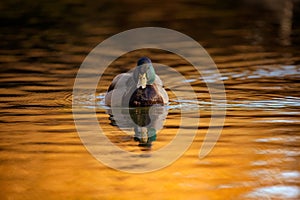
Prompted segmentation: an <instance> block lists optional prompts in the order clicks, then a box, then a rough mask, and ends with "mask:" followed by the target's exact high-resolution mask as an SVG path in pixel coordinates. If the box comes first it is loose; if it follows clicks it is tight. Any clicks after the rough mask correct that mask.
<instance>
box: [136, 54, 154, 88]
mask: <svg viewBox="0 0 300 200" xmlns="http://www.w3.org/2000/svg"><path fill="white" fill-rule="evenodd" d="M133 77H134V80H135V82H136V84H137V85H136V87H137V88H140V87H141V88H142V89H145V88H146V85H152V84H153V83H154V81H155V71H154V68H153V65H152V62H151V60H150V59H149V58H147V57H142V58H140V59H139V60H138V62H137V67H136V68H135V70H134V72H133Z"/></svg>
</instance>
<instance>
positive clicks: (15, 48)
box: [0, 0, 300, 199]
mask: <svg viewBox="0 0 300 200" xmlns="http://www.w3.org/2000/svg"><path fill="white" fill-rule="evenodd" d="M285 2H290V4H289V3H287V4H286V3H285ZM293 2H294V3H293ZM277 5H278V6H277ZM291 6H292V7H291ZM291 9H292V15H291V14H290V12H288V11H289V10H291ZM0 10H1V12H0V13H1V14H0V19H1V27H0V30H1V31H0V37H1V40H0V46H1V49H0V62H1V68H0V71H1V73H0V77H1V79H0V86H1V87H0V102H1V104H0V106H1V111H0V127H1V128H0V134H1V135H0V159H1V160H0V188H1V199H41V198H46V199H137V198H143V199H175V198H176V199H299V197H300V170H299V160H300V145H299V144H300V134H299V133H300V117H299V116H300V113H299V108H300V95H299V87H300V85H299V78H300V65H299V64H300V53H299V52H300V48H299V46H300V45H299V44H300V40H299V38H300V37H299V33H300V29H299V27H300V26H299V17H300V15H299V10H300V9H299V3H298V1H279V0H278V1H276V4H272V3H270V2H269V1H262V2H261V1H246V0H244V1H239V2H237V1H201V3H198V1H172V2H168V1H167V2H166V3H161V4H159V5H157V4H156V3H153V2H152V1H141V2H140V3H136V2H135V1H128V2H119V3H113V2H111V1H107V2H106V1H103V2H101V3H95V2H94V3H85V2H83V1H76V2H71V1H60V2H58V3H53V2H52V1H51V2H50V1H49V2H48V1H46V2H44V3H39V2H33V1H32V2H31V1H26V2H17V1H3V2H2V3H1V5H0ZM289 24H290V25H289ZM142 26H161V27H166V28H171V29H175V30H178V31H181V32H183V33H185V34H188V35H190V36H191V37H193V38H194V39H195V40H197V41H198V42H199V43H200V44H201V45H203V46H204V47H205V49H206V50H207V51H208V52H209V53H210V55H211V56H212V58H213V59H214V61H215V62H216V64H217V66H218V68H219V70H220V73H221V75H222V77H221V79H222V80H223V81H224V84H225V88H226V95H227V103H226V104H222V103H220V104H218V105H215V104H213V103H211V101H210V96H209V94H208V90H207V86H206V84H205V82H204V80H203V78H202V77H201V76H200V75H199V74H198V73H197V72H196V71H195V69H194V68H193V67H192V66H191V65H190V63H189V62H187V61H186V60H184V59H182V58H180V57H179V56H177V55H173V54H171V53H169V52H165V51H157V50H153V49H152V50H151V49H147V50H140V51H134V52H131V53H129V54H126V55H122V56H121V57H120V58H119V59H117V60H116V61H115V62H114V63H113V64H112V65H111V66H110V67H109V68H108V69H107V72H106V73H105V76H103V77H102V79H101V81H100V82H99V87H98V89H97V94H96V96H94V97H84V98H83V99H84V100H85V101H83V104H82V108H83V109H86V110H89V109H90V108H91V107H93V108H96V110H97V117H98V120H99V123H100V124H101V126H102V127H103V129H104V130H105V133H106V134H107V136H108V138H110V139H111V141H113V142H114V143H115V144H116V145H118V146H119V147H120V148H123V149H126V150H128V151H131V152H135V153H138V154H149V152H151V151H156V150H159V149H160V148H163V147H164V146H165V145H166V144H168V143H169V142H170V141H171V140H172V139H173V138H174V136H175V135H176V133H177V130H178V124H179V123H180V116H181V114H180V111H181V109H188V110H190V111H194V110H197V112H195V113H193V112H191V113H192V114H191V117H193V116H195V117H197V116H198V110H199V112H200V125H199V127H198V131H197V135H196V137H195V139H194V142H193V143H192V145H191V146H190V148H189V149H188V150H187V151H186V152H185V154H184V155H183V156H182V157H181V158H179V159H178V160H177V161H176V162H174V163H173V164H172V165H170V166H168V167H166V168H164V169H161V170H159V171H156V172H151V173H145V174H129V173H124V172H120V171H117V170H114V169H110V168H108V167H107V166H105V165H103V164H101V163H100V162H98V161H97V160H96V159H95V158H94V157H93V156H92V155H91V154H90V153H89V152H88V151H87V150H86V149H85V147H84V146H83V145H82V142H81V140H80V138H79V136H78V134H77V132H76V129H75V125H74V121H73V115H72V90H73V84H74V80H75V76H76V73H77V71H78V69H79V66H80V64H81V63H82V61H83V60H84V58H85V57H86V56H87V54H88V53H89V52H90V51H91V50H92V49H93V48H94V47H95V46H96V45H97V44H98V43H100V42H101V41H103V40H104V39H105V38H107V37H109V36H112V35H113V34H116V33H119V32H121V31H124V30H127V29H130V28H136V27H142ZM177 45H178V46H179V47H181V46H180V45H183V46H182V48H187V47H186V46H184V44H177ZM191 51H192V50H191ZM116 53H117V52H107V54H108V55H112V54H116ZM144 55H146V56H149V57H150V58H151V59H152V60H153V61H154V62H156V63H163V64H164V65H167V66H170V67H172V68H174V69H175V70H177V71H179V72H181V73H182V74H183V75H184V76H185V77H186V82H187V83H189V84H190V85H191V86H192V87H193V89H194V90H195V91H196V93H197V100H198V101H191V100H190V99H189V98H185V99H183V98H181V99H177V98H176V97H175V96H174V94H172V93H171V92H170V91H169V94H170V98H171V103H170V105H169V106H168V107H167V110H168V111H167V115H166V117H165V120H164V121H163V127H162V128H161V129H160V130H159V131H158V133H157V136H156V139H155V140H154V141H152V143H151V148H149V147H147V146H143V145H139V142H138V141H135V140H134V135H133V132H132V131H131V133H132V134H126V133H124V132H122V131H121V130H120V129H119V128H118V127H117V126H113V125H112V121H111V120H110V118H109V115H108V110H107V107H105V106H104V105H103V103H101V100H102V99H103V94H104V92H105V90H106V88H107V87H108V85H109V83H110V81H111V80H112V79H113V77H114V76H115V75H116V74H118V73H121V72H125V71H128V70H129V69H131V68H132V67H134V65H135V62H136V60H137V59H138V58H139V57H140V56H144ZM161 78H162V80H168V78H169V77H168V75H167V74H165V75H162V77H161ZM215 79H216V77H214V76H212V77H209V80H211V81H214V80H215ZM178 85H179V86H180V83H178ZM87 99H88V100H89V101H86V100H87ZM94 100H96V103H95V102H94ZM212 106H220V107H224V106H226V107H227V116H226V121H225V125H224V128H223V130H222V134H221V137H220V138H219V140H218V143H217V144H216V146H215V147H214V149H213V151H211V152H210V154H209V155H208V156H206V157H205V158H203V159H199V158H198V152H199V149H200V147H201V145H202V143H203V140H204V136H205V134H206V132H207V129H208V127H209V122H210V117H211V107H212ZM83 117H84V116H83ZM126 164H127V163H126ZM129 166H130V165H129Z"/></svg>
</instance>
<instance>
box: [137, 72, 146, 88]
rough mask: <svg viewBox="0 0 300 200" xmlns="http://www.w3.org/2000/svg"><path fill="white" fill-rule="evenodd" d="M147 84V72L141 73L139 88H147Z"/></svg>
mask: <svg viewBox="0 0 300 200" xmlns="http://www.w3.org/2000/svg"><path fill="white" fill-rule="evenodd" d="M146 85H147V77H146V73H144V74H139V80H138V83H137V88H140V87H142V88H143V89H145V88H146Z"/></svg>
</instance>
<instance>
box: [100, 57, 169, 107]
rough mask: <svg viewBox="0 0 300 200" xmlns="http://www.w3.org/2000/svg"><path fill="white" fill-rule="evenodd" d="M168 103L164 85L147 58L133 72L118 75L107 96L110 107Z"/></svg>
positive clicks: (143, 58) (139, 62) (106, 100)
mask: <svg viewBox="0 0 300 200" xmlns="http://www.w3.org/2000/svg"><path fill="white" fill-rule="evenodd" d="M168 101H169V97H168V94H167V92H166V91H165V89H164V88H163V83H162V81H161V79H160V78H159V76H157V75H156V74H155V71H154V68H153V66H152V63H151V60H150V59H149V58H147V57H142V58H141V59H139V60H138V63H137V67H135V68H134V69H133V70H132V71H130V72H127V73H122V74H119V75H117V76H116V77H115V78H114V79H113V81H112V83H111V85H110V86H109V88H108V90H107V93H106V95H105V103H106V105H108V106H129V107H147V106H152V105H155V104H158V105H165V104H167V103H168Z"/></svg>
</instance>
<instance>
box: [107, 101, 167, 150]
mask: <svg viewBox="0 0 300 200" xmlns="http://www.w3.org/2000/svg"><path fill="white" fill-rule="evenodd" d="M108 114H109V115H110V117H109V119H110V121H111V125H113V126H118V128H120V129H122V130H123V131H125V132H129V133H132V131H133V132H134V135H133V139H134V141H137V142H138V146H140V147H144V148H146V149H148V150H149V149H151V146H152V142H153V141H155V140H156V137H157V132H158V131H159V130H161V129H162V128H163V124H164V121H165V119H166V116H167V114H168V110H167V108H166V107H165V106H161V105H153V106H151V107H136V108H126V109H125V108H113V107H112V108H110V109H109V110H108Z"/></svg>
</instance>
